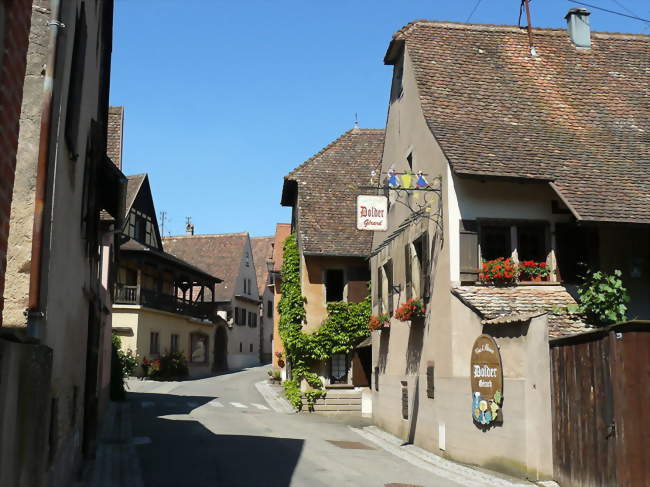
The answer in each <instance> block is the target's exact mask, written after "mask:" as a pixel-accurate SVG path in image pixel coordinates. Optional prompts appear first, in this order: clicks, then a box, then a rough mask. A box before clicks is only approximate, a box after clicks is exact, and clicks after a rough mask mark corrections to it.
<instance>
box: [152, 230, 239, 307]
mask: <svg viewBox="0 0 650 487" xmlns="http://www.w3.org/2000/svg"><path fill="white" fill-rule="evenodd" d="M162 240H163V248H164V249H165V252H169V253H170V254H172V255H175V256H176V257H178V258H179V259H183V260H184V261H186V262H189V263H190V264H192V265H194V266H196V267H198V268H200V269H203V270H204V271H206V272H208V273H209V274H212V275H214V276H218V277H219V278H220V279H222V280H223V282H221V283H220V284H217V285H216V289H215V299H216V300H217V301H230V300H231V299H232V297H233V294H234V291H235V288H234V286H235V280H236V279H237V276H238V275H239V269H240V266H241V261H242V258H243V255H244V248H245V246H246V242H247V241H248V233H246V232H244V233H225V234H218V235H186V236H177V237H164V238H163V239H162Z"/></svg>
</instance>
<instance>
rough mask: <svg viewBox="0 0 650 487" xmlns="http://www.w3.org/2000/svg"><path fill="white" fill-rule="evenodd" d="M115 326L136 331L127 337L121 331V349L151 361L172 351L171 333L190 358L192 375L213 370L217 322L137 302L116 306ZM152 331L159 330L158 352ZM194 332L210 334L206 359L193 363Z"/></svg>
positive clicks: (205, 373) (184, 353)
mask: <svg viewBox="0 0 650 487" xmlns="http://www.w3.org/2000/svg"><path fill="white" fill-rule="evenodd" d="M113 328H114V329H115V328H121V329H125V328H130V329H131V330H132V331H133V336H126V335H125V334H124V332H123V330H121V333H120V335H122V336H121V339H122V349H123V350H125V351H126V350H132V351H133V352H134V353H137V354H138V356H139V357H140V359H143V358H147V359H149V360H152V359H156V358H158V357H159V356H160V355H161V354H164V353H166V352H169V351H170V349H171V346H172V345H171V343H172V335H176V336H177V337H178V351H179V352H181V353H182V354H183V355H184V356H185V358H186V359H187V362H188V367H189V372H190V377H199V376H205V375H209V374H210V373H211V372H212V366H213V364H214V360H215V357H214V343H215V340H214V337H215V331H216V325H215V324H213V323H210V322H206V321H201V320H198V319H196V318H190V317H189V316H183V315H180V314H175V313H168V312H166V311H158V310H154V309H151V308H145V307H142V306H138V305H114V306H113ZM152 333H158V353H155V352H153V353H152V350H151V349H150V347H151V334H152ZM193 334H199V335H203V336H205V337H207V344H208V347H207V361H205V362H192V357H191V352H190V343H191V336H192V335H193Z"/></svg>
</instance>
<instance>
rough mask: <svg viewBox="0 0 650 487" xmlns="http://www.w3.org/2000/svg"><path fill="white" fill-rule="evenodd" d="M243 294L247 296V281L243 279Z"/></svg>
mask: <svg viewBox="0 0 650 487" xmlns="http://www.w3.org/2000/svg"><path fill="white" fill-rule="evenodd" d="M244 294H248V279H244Z"/></svg>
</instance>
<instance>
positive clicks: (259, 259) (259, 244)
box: [251, 237, 274, 296]
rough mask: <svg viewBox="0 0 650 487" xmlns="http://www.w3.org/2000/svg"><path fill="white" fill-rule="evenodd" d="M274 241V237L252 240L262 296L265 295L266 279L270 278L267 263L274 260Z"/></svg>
mask: <svg viewBox="0 0 650 487" xmlns="http://www.w3.org/2000/svg"><path fill="white" fill-rule="evenodd" d="M273 240H274V237H253V238H251V247H252V248H253V262H254V263H255V275H256V276H257V290H258V291H259V293H260V296H262V294H264V288H265V287H266V279H267V277H268V276H269V268H268V267H267V266H266V262H267V261H269V260H271V259H272V258H273Z"/></svg>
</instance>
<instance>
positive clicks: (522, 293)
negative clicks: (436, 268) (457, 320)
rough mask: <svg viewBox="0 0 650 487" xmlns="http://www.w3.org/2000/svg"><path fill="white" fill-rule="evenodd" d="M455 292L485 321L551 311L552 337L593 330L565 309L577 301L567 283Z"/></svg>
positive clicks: (466, 288)
mask: <svg viewBox="0 0 650 487" xmlns="http://www.w3.org/2000/svg"><path fill="white" fill-rule="evenodd" d="M451 292H452V294H453V295H454V296H456V297H457V298H458V299H460V300H461V302H463V303H464V304H465V305H467V306H468V307H470V308H471V309H472V310H474V312H476V313H477V314H478V315H479V316H480V317H481V319H482V322H483V324H493V325H498V324H506V323H513V322H525V321H528V320H530V319H531V318H534V317H535V316H540V315H543V314H548V335H549V337H551V338H557V337H561V336H568V335H573V334H575V333H581V332H583V331H587V330H589V329H591V328H589V327H588V326H587V325H586V324H585V323H584V322H583V321H582V320H581V319H580V318H579V317H577V316H575V315H570V314H568V313H567V312H565V310H566V307H567V306H569V305H572V304H576V301H575V300H574V299H573V298H572V297H571V295H570V294H569V293H568V292H567V290H566V289H565V288H564V287H563V286H512V287H494V286H459V287H455V288H453V289H452V290H451Z"/></svg>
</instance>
